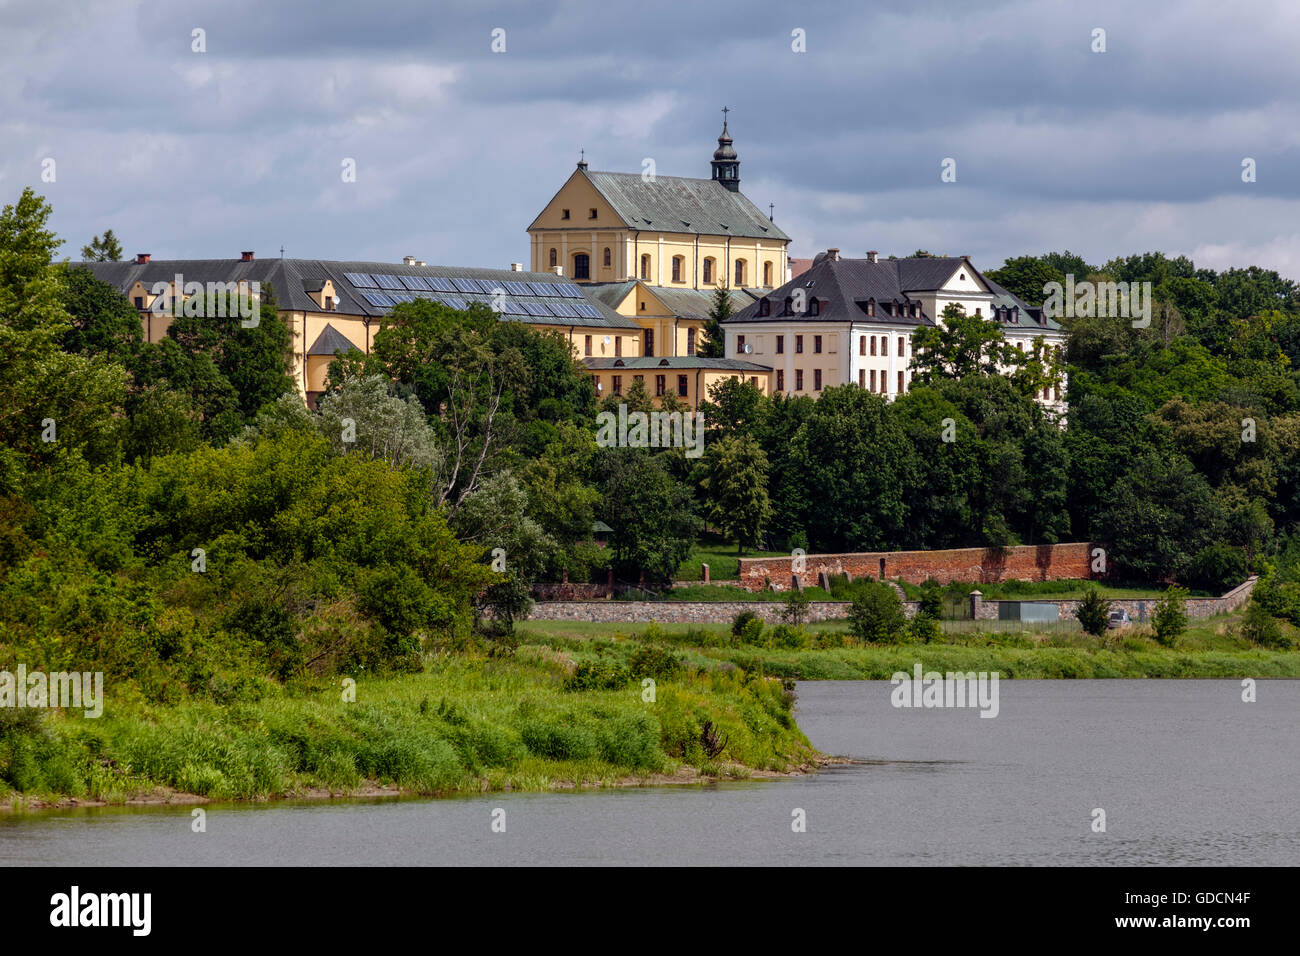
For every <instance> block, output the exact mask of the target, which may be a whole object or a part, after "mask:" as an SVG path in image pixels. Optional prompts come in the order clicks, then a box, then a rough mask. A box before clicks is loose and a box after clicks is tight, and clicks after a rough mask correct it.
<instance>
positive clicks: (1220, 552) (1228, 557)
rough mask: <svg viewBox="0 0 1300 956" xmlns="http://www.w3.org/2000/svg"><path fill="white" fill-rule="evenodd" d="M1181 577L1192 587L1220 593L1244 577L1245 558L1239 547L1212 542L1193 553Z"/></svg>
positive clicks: (1234, 585) (1229, 588) (1232, 586)
mask: <svg viewBox="0 0 1300 956" xmlns="http://www.w3.org/2000/svg"><path fill="white" fill-rule="evenodd" d="M1183 577H1184V578H1185V579H1186V581H1187V583H1188V584H1190V585H1191V586H1192V587H1194V588H1197V589H1199V590H1202V591H1211V592H1213V593H1215V594H1222V593H1224V592H1225V591H1229V590H1231V589H1232V588H1235V587H1236V586H1237V585H1238V584H1240V583H1241V582H1242V581H1244V580H1245V579H1246V558H1245V556H1244V555H1243V554H1242V553H1241V549H1240V548H1234V547H1233V546H1232V545H1230V544H1223V543H1218V544H1212V545H1210V546H1209V547H1206V548H1202V549H1201V550H1200V551H1198V552H1196V554H1195V555H1193V557H1192V560H1191V562H1190V563H1189V564H1188V565H1187V572H1186V573H1185V574H1184V575H1183Z"/></svg>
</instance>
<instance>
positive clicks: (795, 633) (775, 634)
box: [768, 624, 809, 650]
mask: <svg viewBox="0 0 1300 956" xmlns="http://www.w3.org/2000/svg"><path fill="white" fill-rule="evenodd" d="M768 639H769V640H770V641H771V643H772V646H773V647H781V648H786V649H790V650H793V649H795V648H799V647H807V646H808V644H809V638H808V634H807V633H806V632H805V631H804V629H803V628H801V627H793V626H791V625H789V624H778V625H777V626H776V627H774V628H772V632H771V634H770V635H769V638H768Z"/></svg>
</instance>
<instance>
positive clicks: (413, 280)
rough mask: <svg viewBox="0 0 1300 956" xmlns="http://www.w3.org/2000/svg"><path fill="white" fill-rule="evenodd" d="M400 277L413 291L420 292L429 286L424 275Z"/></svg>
mask: <svg viewBox="0 0 1300 956" xmlns="http://www.w3.org/2000/svg"><path fill="white" fill-rule="evenodd" d="M398 278H400V279H401V280H402V285H404V286H406V287H407V288H408V289H410V290H411V291H412V292H420V291H422V290H424V289H427V288H428V286H427V285H425V284H424V277H423V276H399V277H398Z"/></svg>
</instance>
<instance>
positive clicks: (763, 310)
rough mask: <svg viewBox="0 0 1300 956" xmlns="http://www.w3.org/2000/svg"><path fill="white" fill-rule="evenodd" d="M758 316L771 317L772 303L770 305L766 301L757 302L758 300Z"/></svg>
mask: <svg viewBox="0 0 1300 956" xmlns="http://www.w3.org/2000/svg"><path fill="white" fill-rule="evenodd" d="M758 314H759V315H771V314H772V303H770V302H769V301H768V300H767V299H759V300H758Z"/></svg>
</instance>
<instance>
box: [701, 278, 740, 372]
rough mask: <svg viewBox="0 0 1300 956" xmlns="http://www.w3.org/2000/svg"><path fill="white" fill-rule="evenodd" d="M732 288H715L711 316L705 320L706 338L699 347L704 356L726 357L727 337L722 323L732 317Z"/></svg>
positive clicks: (710, 309)
mask: <svg viewBox="0 0 1300 956" xmlns="http://www.w3.org/2000/svg"><path fill="white" fill-rule="evenodd" d="M731 313H732V309H731V290H729V289H725V288H718V289H714V290H713V303H712V304H711V305H710V306H709V316H708V318H706V319H705V320H704V339H703V341H702V342H700V345H699V348H698V349H697V351H698V353H699V355H700V356H701V357H703V358H724V357H725V356H726V354H727V342H726V337H725V334H724V332H723V329H722V323H723V322H726V321H727V319H729V318H731Z"/></svg>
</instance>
